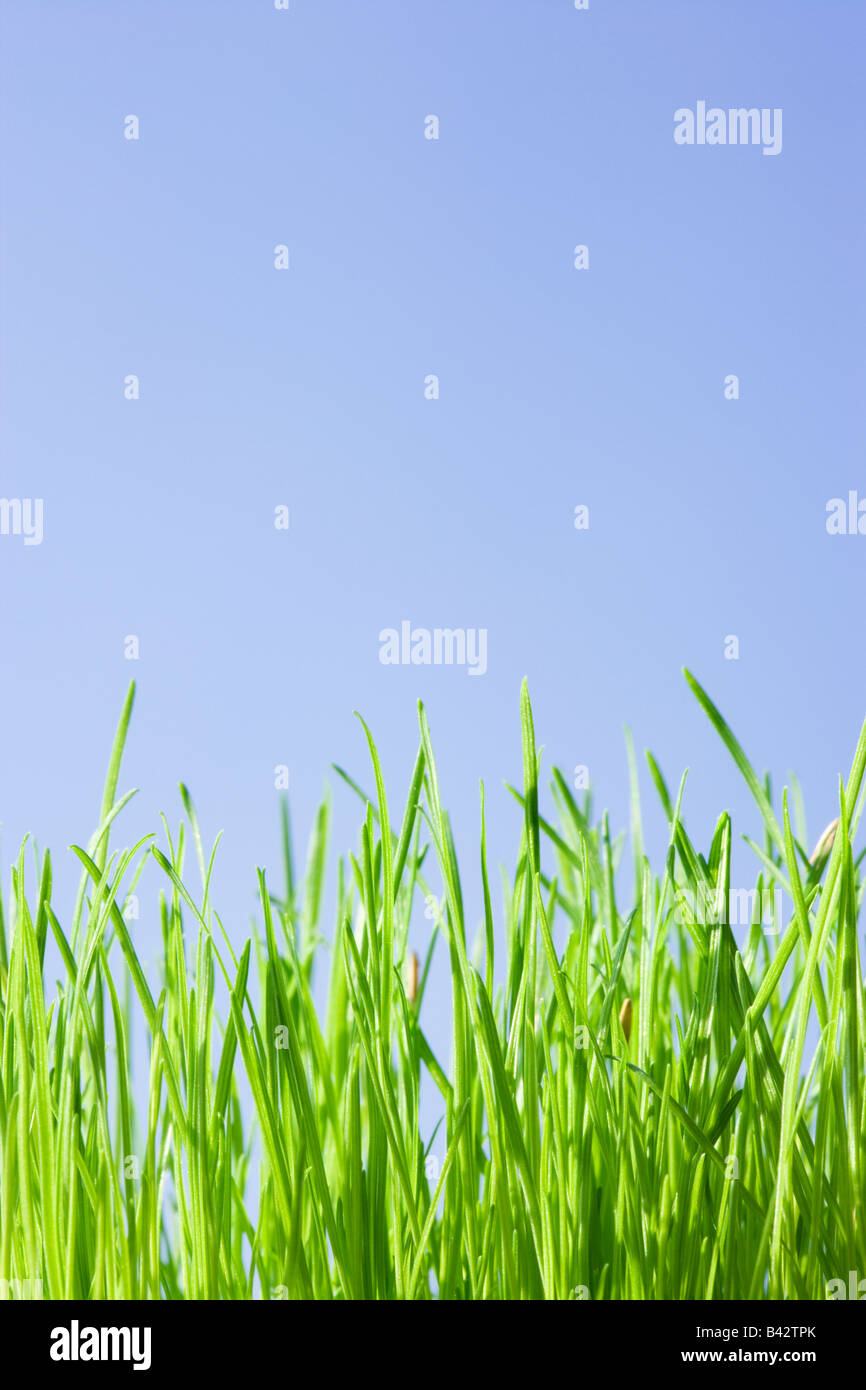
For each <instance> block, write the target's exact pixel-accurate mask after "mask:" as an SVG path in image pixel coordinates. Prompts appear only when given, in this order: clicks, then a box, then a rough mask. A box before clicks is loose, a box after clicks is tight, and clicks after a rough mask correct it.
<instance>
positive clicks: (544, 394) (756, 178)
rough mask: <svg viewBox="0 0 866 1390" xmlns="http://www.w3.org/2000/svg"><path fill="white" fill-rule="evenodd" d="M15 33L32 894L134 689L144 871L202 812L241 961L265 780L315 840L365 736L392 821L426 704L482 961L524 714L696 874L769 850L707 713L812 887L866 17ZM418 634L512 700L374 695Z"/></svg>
mask: <svg viewBox="0 0 866 1390" xmlns="http://www.w3.org/2000/svg"><path fill="white" fill-rule="evenodd" d="M3 31H4V33H3V40H4V42H3V50H4V54H5V56H4V58H3V69H4V71H3V79H4V80H3V84H2V94H0V110H2V123H3V166H2V190H3V199H2V202H3V215H2V281H3V306H2V307H3V326H2V337H0V348H2V375H3V399H2V459H3V462H2V466H0V496H2V497H5V498H41V499H43V500H44V539H43V542H42V544H41V545H39V546H31V547H25V546H24V544H23V541H22V538H21V537H16V536H0V596H2V604H0V654H2V655H0V662H2V679H0V822H2V827H0V828H2V835H3V854H4V859H5V861H6V864H7V865H8V862H9V859H10V857H11V856H12V855H13V853H14V851H15V849H16V848H17V843H18V841H19V840H20V837H21V836H22V834H23V833H24V832H25V831H32V832H33V833H34V834H35V835H36V836H37V838H38V840H39V842H40V844H42V845H48V846H51V847H52V849H53V850H54V851H55V854H56V855H57V857H58V859H59V861H60V862H59V864H58V879H59V881H60V883H61V884H69V885H71V884H72V882H73V879H74V874H73V870H72V866H71V864H70V863H69V862H68V861H69V856H64V851H65V847H66V846H67V845H68V844H69V843H70V842H71V841H72V840H78V841H80V842H84V841H85V840H86V838H87V836H88V834H89V833H90V830H91V829H92V828H93V825H94V824H95V819H96V815H97V812H98V807H99V799H100V793H101V783H102V777H103V772H104V765H105V761H106V758H107V753H108V747H109V743H110V738H111V733H112V730H113V727H114V722H115V720H116V717H117V713H118V711H119V708H120V705H121V702H122V698H123V694H124V691H125V689H126V686H127V683H128V681H129V679H130V678H131V677H133V676H134V677H135V679H136V680H137V682H138V687H139V689H138V700H137V707H136V712H135V715H134V722H133V728H132V733H131V737H130V743H129V754H128V759H127V762H126V765H125V769H124V775H123V776H122V779H121V782H122V786H123V787H124V788H126V787H129V786H137V787H139V788H140V789H141V791H140V795H139V797H138V798H137V799H136V802H135V803H134V805H133V806H132V807H130V808H129V809H128V811H127V812H125V813H124V817H123V821H122V822H121V826H122V829H121V830H120V839H121V842H122V843H128V842H132V840H133V838H134V837H135V836H136V835H137V834H139V833H142V832H144V831H146V830H150V829H153V828H155V822H156V817H157V813H158V812H159V811H160V810H165V811H166V812H167V813H169V816H170V819H171V821H172V822H174V821H176V820H177V818H178V815H179V802H178V799H177V795H176V790H175V789H176V784H177V782H178V780H180V779H183V780H184V781H185V782H186V783H187V784H188V785H189V786H190V788H191V790H192V793H193V796H194V798H195V800H196V803H197V805H198V807H199V810H200V814H201V817H202V821H203V828H204V831H205V833H206V834H207V835H208V836H209V837H213V836H214V835H215V834H216V832H217V831H218V830H220V829H222V830H224V832H225V835H224V841H223V845H222V848H221V852H220V860H219V866H220V867H219V873H218V878H217V900H218V902H219V903H220V905H221V906H222V908H223V912H224V917H225V920H226V921H227V924H228V925H229V926H230V929H231V930H232V931H233V932H234V933H235V934H236V936H237V937H238V938H240V937H241V936H243V935H244V934H245V933H246V930H247V918H248V915H249V913H250V912H251V911H252V909H253V905H254V889H255V878H254V867H255V865H256V864H259V863H264V864H265V865H272V866H274V868H276V865H277V862H278V827H277V793H276V791H275V790H274V774H273V769H274V767H275V765H277V764H286V765H287V766H288V767H289V769H290V777H291V787H292V800H293V815H294V819H295V822H296V825H297V826H298V828H299V830H302V831H303V832H304V833H305V832H306V828H307V826H308V824H309V822H310V820H311V817H312V814H313V810H314V806H315V803H316V800H317V798H318V797H319V795H320V794H321V791H322V787H323V785H324V782H325V780H326V778H327V777H328V775H329V765H330V763H331V762H332V761H335V762H338V763H341V764H342V765H344V766H346V767H347V768H349V769H350V770H351V771H353V772H354V773H355V774H356V775H358V776H359V778H360V780H361V781H362V782H364V783H365V784H369V783H370V781H371V779H370V777H369V775H368V773H367V764H366V754H365V749H364V744H363V739H362V735H361V731H360V728H359V726H358V725H357V722H356V721H355V720H354V719H353V717H352V711H353V710H354V709H358V710H360V711H361V712H362V713H363V714H364V716H365V718H366V719H367V720H368V722H369V724H370V725H371V728H372V729H373V731H374V733H375V735H376V736H377V739H378V741H379V744H380V749H381V753H382V757H383V762H384V766H385V770H386V775H387V777H388V780H389V787H390V794H391V799H392V802H393V803H394V804H395V805H396V804H397V803H399V802H400V799H401V797H402V796H403V795H404V794H405V789H406V787H407V785H408V778H409V774H410V771H411V762H412V758H413V756H414V751H415V744H416V731H417V725H416V713H415V702H416V700H417V699H418V698H419V697H421V698H423V699H424V701H425V703H426V705H427V707H428V711H429V716H430V720H431V724H432V728H433V735H434V743H435V746H436V747H437V750H438V756H439V762H440V780H441V783H442V787H443V795H444V799H445V801H446V804H447V805H448V806H449V807H450V808H451V811H452V814H453V817H454V823H455V831H456V835H457V840H458V848H459V849H460V850H461V851H462V853H463V855H464V856H465V858H466V861H467V863H468V865H469V868H468V871H467V880H468V883H469V885H470V896H469V911H470V916H471V917H472V918H473V920H475V919H477V918H478V915H479V910H480V900H479V898H478V895H477V892H476V891H475V880H474V878H473V875H474V873H475V861H476V857H477V848H476V846H477V827H478V779H479V778H481V777H483V778H484V780H485V783H486V785H487V788H488V801H489V814H490V840H491V858H492V859H493V861H494V863H495V862H497V861H498V860H500V859H502V860H508V859H510V857H511V856H512V854H513V851H514V847H515V843H516V839H517V836H518V834H519V826H518V820H517V817H516V813H515V809H514V807H513V804H512V803H511V802H510V798H509V797H508V796H507V793H505V791H504V790H502V784H503V782H504V780H516V779H517V778H518V777H519V775H520V774H519V770H520V728H519V714H518V696H519V684H520V680H521V678H522V677H523V676H524V675H526V676H528V677H529V681H530V687H531V691H532V694H533V699H534V704H535V712H536V724H537V731H538V737H539V741H540V742H541V743H543V744H544V745H545V747H546V750H547V753H546V757H547V761H548V766H549V765H550V763H551V762H556V763H558V764H560V765H561V766H563V768H565V769H566V770H568V769H571V768H573V767H574V766H575V764H578V763H580V764H586V765H588V766H589V768H590V775H591V779H592V785H593V789H594V792H595V796H596V799H597V803H598V804H599V805H600V806H602V805H605V806H609V808H610V812H611V820H612V824H613V825H614V826H620V825H624V824H625V821H626V816H627V777H626V763H625V753H624V741H623V727H624V725H625V724H627V723H628V724H630V726H631V727H632V729H633V732H634V736H635V740H636V743H637V745H638V748H639V749H643V748H644V747H645V746H649V747H651V748H652V749H653V750H654V752H655V753H656V755H657V757H658V758H659V760H660V762H661V765H662V767H663V768H664V769H665V771H666V773H667V775H668V777H669V780H671V781H673V782H674V783H676V781H677V780H678V777H679V774H680V772H681V771H682V769H683V767H685V766H686V765H688V766H689V767H690V769H691V771H690V778H689V786H688V793H687V799H686V808H687V816H688V823H689V826H690V829H691V830H692V832H693V834H694V835H695V837H696V838H697V839H698V840H699V841H701V842H706V840H707V838H708V836H709V834H710V833H711V829H712V825H713V823H714V822H715V819H716V816H717V814H718V813H719V811H721V810H722V809H729V810H731V811H732V813H733V814H734V828H735V831H737V832H748V833H752V834H755V833H756V831H757V828H758V827H757V818H756V814H755V813H754V812H753V811H752V810H751V808H750V806H749V804H748V800H747V795H746V793H745V792H744V790H743V789H742V787H741V785H740V783H739V781H738V777H737V774H736V772H735V770H734V769H733V767H732V766H731V765H730V763H729V761H728V759H727V755H726V754H725V753H724V750H723V749H722V748H721V746H720V745H719V744H718V741H717V739H716V737H715V735H714V734H713V732H712V730H711V729H710V728H709V726H708V725H707V723H706V720H705V718H704V716H703V715H702V713H701V711H700V710H699V709H698V707H697V705H696V704H695V701H694V699H693V697H692V696H691V694H690V693H689V691H688V690H687V688H686V685H685V682H684V681H683V679H682V676H681V673H680V672H681V667H682V666H683V665H687V666H689V667H690V668H691V669H692V670H694V672H695V673H696V675H697V676H698V678H699V679H700V680H701V681H702V682H703V683H704V685H705V686H706V687H707V689H708V690H709V691H710V693H711V694H712V695H713V697H714V699H715V700H716V702H717V703H718V704H719V706H720V707H721V708H722V710H723V711H724V712H725V714H726V716H727V717H728V719H729V721H730V723H731V724H732V726H733V727H734V729H735V730H736V731H737V733H738V734H739V736H740V738H741V740H742V742H743V743H744V745H745V747H746V749H747V750H748V751H749V752H750V754H751V755H752V756H753V757H754V759H755V761H756V763H757V764H758V765H759V766H760V767H768V768H770V769H771V770H772V772H773V774H774V778H775V781H776V783H777V785H781V783H782V782H783V781H784V779H785V776H786V774H787V772H788V770H789V769H790V768H792V767H793V768H796V769H797V771H798V772H799V774H800V776H801V779H802V781H803V784H804V788H805V793H806V800H807V807H808V808H809V811H810V826H809V831H810V836H811V837H812V838H813V839H814V838H816V837H817V835H818V833H819V832H820V830H821V829H822V828H823V826H824V824H825V823H826V822H827V821H828V820H829V819H830V818H831V817H832V815H833V814H834V796H835V781H836V777H837V774H838V773H840V772H847V769H848V766H849V763H850V758H851V753H852V751H853V747H854V743H855V740H856V736H857V733H858V731H859V727H860V723H861V721H862V718H863V714H864V705H866V701H864V659H863V641H862V634H863V623H862V599H861V595H862V592H863V578H864V573H866V568H864V567H866V536H859V535H858V536H845V537H842V536H829V535H828V534H827V531H826V526H825V517H826V504H827V502H828V500H829V499H831V498H833V497H847V494H848V492H849V491H850V490H852V489H853V490H857V489H859V492H860V495H861V496H862V497H864V498H866V470H864V466H863V409H864V362H863V350H862V349H863V323H864V309H866V295H864V272H863V255H862V227H863V223H864V212H866V207H864V201H866V200H864V180H863V163H862V150H863V148H864V134H866V132H864V120H866V118H864V107H863V103H862V100H861V98H860V95H859V93H860V88H861V81H860V78H861V72H860V66H861V63H862V51H863V41H864V37H866V23H864V16H863V12H862V10H861V9H860V8H859V7H857V6H855V5H853V4H849V3H825V4H822V5H821V6H820V7H818V6H815V5H812V4H808V3H796V4H792V3H784V4H782V3H774V2H773V0H768V3H764V4H762V5H760V6H756V5H754V4H753V3H751V2H750V0H739V2H737V0H724V3H721V0H719V3H716V0H702V3H701V4H700V5H698V4H695V3H694V0H684V2H683V3H670V2H668V3H658V4H652V3H651V4H647V3H645V0H629V3H604V0H591V7H590V9H589V11H588V12H578V11H575V9H574V8H573V5H572V3H571V0H523V3H518V2H517V0H496V3H494V2H493V0H474V3H466V0H462V3H461V2H459V0H438V3H431V4H429V5H422V4H412V5H409V4H405V3H396V0H375V2H374V0H371V2H370V3H366V4H361V3H357V0H355V2H354V3H349V2H348V0H346V2H345V3H338V2H337V0H292V4H291V8H290V11H289V12H288V13H283V12H277V11H275V10H274V8H273V5H272V3H271V0H243V3H241V0H232V2H231V3H229V2H228V0H208V3H204V2H203V0H202V2H201V3H186V4H184V5H177V4H176V3H168V0H150V3H148V4H146V5H145V4H143V3H140V0H139V3H132V0H111V2H110V3H109V0H100V2H99V3H97V2H96V0H90V3H88V0H82V3H78V4H76V5H75V6H74V7H73V6H68V5H61V4H58V3H33V0H26V2H25V0H6V4H5V5H4V9H3ZM699 100H706V101H707V102H708V104H709V105H711V106H713V105H718V106H719V107H722V108H729V107H740V106H746V107H757V108H761V109H762V108H771V109H776V108H780V109H781V110H782V112H783V132H784V138H783V148H782V151H781V153H780V154H779V155H778V156H775V157H765V156H764V155H763V154H762V151H761V149H760V148H756V147H742V146H739V147H737V146H726V147H714V148H711V147H707V146H704V147H698V146H694V147H682V146H678V145H677V144H675V142H674V140H673V129H674V112H675V111H676V110H677V109H678V108H681V107H692V108H694V107H695V106H696V103H697V102H698V101H699ZM130 114H135V115H137V116H138V118H139V121H140V138H139V139H138V140H137V141H130V140H126V139H125V138H124V118H125V117H127V116H128V115H130ZM430 114H435V115H436V116H437V117H438V119H439V123H440V125H439V139H438V140H427V139H425V136H424V128H425V118H426V117H427V116H428V115H430ZM280 244H285V245H286V246H288V248H289V253H290V269H289V270H288V271H277V270H275V268H274V248H275V246H277V245H280ZM577 244H583V245H586V246H588V248H589V256H590V261H589V268H588V270H584V271H578V270H575V269H574V266H573V249H574V247H575V246H576V245H577ZM731 373H734V374H736V375H737V376H738V377H739V382H740V396H739V399H738V400H735V401H731V400H726V399H725V396H724V381H725V378H726V376H727V375H728V374H731ZM129 374H135V375H137V376H138V377H139V380H140V399H138V400H134V401H130V400H126V399H125V398H124V380H125V378H126V377H127V376H128V375H129ZM429 374H436V375H437V376H438V378H439V384H440V394H439V399H437V400H427V399H425V394H424V382H425V378H426V377H427V376H428V375H429ZM279 504H285V505H288V506H289V508H290V515H291V524H290V528H289V530H288V531H287V532H278V531H276V530H275V529H274V526H273V515H274V507H275V506H277V505H279ZM578 504H585V505H587V506H588V507H589V508H590V528H589V530H588V531H585V532H577V531H576V530H575V529H574V526H573V520H572V518H573V514H574V508H575V506H576V505H578ZM404 619H408V620H409V621H411V622H412V623H413V624H415V625H418V626H424V627H428V628H434V627H437V626H441V627H450V628H476V629H477V628H484V629H486V630H487V633H488V670H487V673H486V675H484V677H483V678H478V679H472V678H469V677H468V675H467V672H466V670H465V669H461V668H458V667H451V668H446V667H432V666H431V667H415V666H408V667H402V666H399V667H389V666H383V665H382V664H381V663H380V661H379V633H380V631H381V630H382V629H384V628H389V627H399V625H400V623H401V621H402V620H404ZM131 634H135V635H136V636H137V637H138V638H139V640H140V659H139V660H138V661H127V660H126V659H125V658H124V640H125V638H126V637H127V636H128V635H131ZM731 634H733V635H736V636H737V637H738V638H739V643H740V656H739V659H738V660H736V661H730V660H726V659H725V655H724V644H725V638H726V637H727V636H729V635H731ZM644 791H645V796H646V800H647V806H648V809H649V806H650V805H651V804H652V790H651V788H650V786H649V784H648V779H645V783H644ZM334 813H335V841H336V844H337V845H338V846H339V848H341V849H344V848H348V847H350V846H351V845H352V843H353V837H354V833H355V828H356V824H357V821H358V809H357V807H356V805H354V804H353V803H352V801H351V799H350V797H349V794H348V793H347V792H345V791H343V790H341V789H339V788H336V789H335V797H334ZM652 836H653V837H654V838H653V843H654V845H655V846H658V845H659V844H660V843H661V842H662V836H663V827H662V826H661V825H660V824H656V825H655V826H654V828H653V830H652ZM743 862H744V863H745V862H747V861H746V860H744V861H743ZM64 865H65V867H64ZM749 876H751V867H750V868H749ZM149 881H150V882H151V884H152V885H153V888H154V890H155V889H156V887H157V884H158V879H157V878H156V877H155V876H154V875H151V876H150V880H149ZM747 881H749V880H747ZM142 891H143V893H146V889H143V890H142ZM143 900H144V899H143ZM138 930H139V932H140V935H141V938H146V937H147V936H148V933H149V932H151V930H152V931H153V933H154V934H156V933H157V930H158V929H157V923H156V916H155V912H154V911H153V905H152V904H151V905H150V907H149V908H148V907H146V908H145V910H144V911H143V917H142V922H141V924H140V926H139V928H138ZM431 1002H432V1007H433V1010H434V1012H435V1011H436V1010H437V1009H439V1008H442V1009H445V1008H446V1006H447V1000H445V999H441V1000H439V1001H438V1002H437V1000H436V999H435V998H434V1000H433V1001H431Z"/></svg>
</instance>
